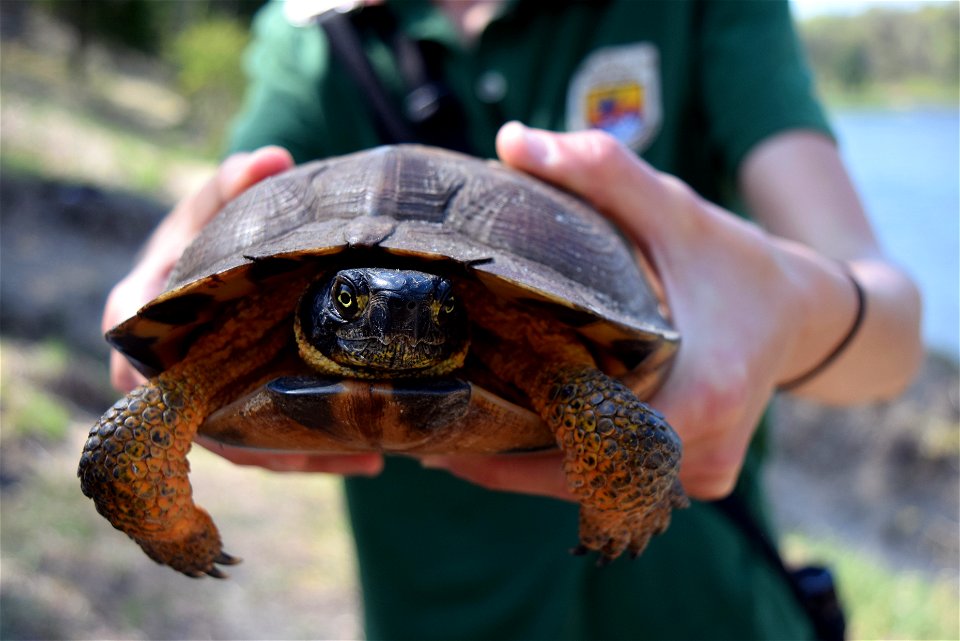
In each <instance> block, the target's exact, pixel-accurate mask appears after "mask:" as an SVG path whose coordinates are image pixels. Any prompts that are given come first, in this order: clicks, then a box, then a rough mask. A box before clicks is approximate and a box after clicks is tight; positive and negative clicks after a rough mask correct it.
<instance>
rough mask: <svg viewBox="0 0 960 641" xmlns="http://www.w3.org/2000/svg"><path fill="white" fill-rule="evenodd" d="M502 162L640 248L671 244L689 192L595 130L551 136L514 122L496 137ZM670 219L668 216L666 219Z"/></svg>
mask: <svg viewBox="0 0 960 641" xmlns="http://www.w3.org/2000/svg"><path fill="white" fill-rule="evenodd" d="M497 154H498V155H499V156H500V158H501V160H502V161H503V162H504V163H505V164H507V165H509V166H511V167H513V168H515V169H519V170H521V171H525V172H527V173H530V174H533V175H534V176H537V177H539V178H541V179H543V180H546V181H547V182H551V183H553V184H555V185H557V186H558V187H561V188H563V189H566V190H567V191H570V192H572V193H574V194H576V195H578V196H580V197H582V198H584V199H585V200H587V201H589V202H590V203H591V204H593V205H594V206H595V207H597V208H598V209H599V210H600V211H601V212H603V213H604V214H605V215H607V216H608V217H609V218H611V219H612V220H613V221H614V222H616V223H617V224H618V225H619V226H620V227H621V229H623V230H624V231H626V232H627V233H629V234H630V235H631V236H632V237H633V238H634V240H635V241H636V242H637V243H638V244H640V245H641V246H644V247H648V246H650V247H651V248H652V249H653V250H654V251H656V248H657V246H658V245H661V244H663V245H666V244H668V243H667V242H666V239H667V238H673V239H675V237H676V236H675V234H676V233H677V232H676V229H674V228H675V227H676V226H678V225H683V224H684V220H685V219H684V212H685V211H686V209H687V207H684V206H681V205H683V204H684V203H688V202H689V200H685V199H689V198H690V196H691V195H692V190H690V188H689V187H687V186H686V185H685V184H684V183H682V182H681V181H680V180H677V179H675V178H673V177H671V176H668V175H666V174H661V173H660V172H658V171H656V170H655V169H654V168H653V167H651V166H650V165H649V164H647V163H646V162H644V161H643V160H641V159H640V158H638V157H637V156H636V155H635V154H634V153H633V152H632V151H630V150H629V149H627V148H626V147H624V146H623V145H622V144H620V143H619V142H618V141H617V140H616V139H615V138H613V137H612V136H610V135H609V134H607V133H605V132H603V131H599V130H589V131H579V132H572V133H555V132H550V131H545V130H542V129H531V128H529V127H525V126H524V125H522V124H520V123H519V122H509V123H507V124H505V125H504V126H503V127H502V128H501V129H500V131H499V133H498V134H497ZM667 214H669V215H667Z"/></svg>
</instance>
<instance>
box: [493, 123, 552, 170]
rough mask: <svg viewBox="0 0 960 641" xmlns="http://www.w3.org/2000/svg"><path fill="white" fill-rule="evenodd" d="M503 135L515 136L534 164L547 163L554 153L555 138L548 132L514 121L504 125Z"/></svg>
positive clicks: (515, 139) (528, 158) (514, 138)
mask: <svg viewBox="0 0 960 641" xmlns="http://www.w3.org/2000/svg"><path fill="white" fill-rule="evenodd" d="M501 135H503V136H505V137H508V138H513V140H514V141H515V142H516V143H518V144H519V145H520V146H522V147H523V150H524V155H526V157H527V160H528V161H529V162H532V163H534V164H538V165H546V164H548V163H549V162H550V158H551V156H552V154H553V140H551V139H550V137H549V135H548V134H547V132H544V131H540V130H537V129H531V128H529V127H527V126H526V125H524V124H522V123H520V122H517V121H513V122H508V123H507V124H505V125H504V126H503V129H502V131H501Z"/></svg>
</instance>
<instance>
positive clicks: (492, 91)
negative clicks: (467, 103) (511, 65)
mask: <svg viewBox="0 0 960 641" xmlns="http://www.w3.org/2000/svg"><path fill="white" fill-rule="evenodd" d="M475 91H476V93H477V98H479V99H480V100H481V101H483V102H486V103H494V102H500V101H501V100H503V97H504V96H506V95H507V79H506V78H505V77H504V75H503V74H502V73H500V72H499V71H496V70H493V69H491V70H489V71H484V72H483V73H482V74H480V77H479V78H477V84H476V87H475Z"/></svg>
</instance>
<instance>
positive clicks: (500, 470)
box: [420, 450, 576, 501]
mask: <svg viewBox="0 0 960 641" xmlns="http://www.w3.org/2000/svg"><path fill="white" fill-rule="evenodd" d="M420 462H421V464H422V465H423V466H424V467H426V468H430V469H443V470H446V471H448V472H450V473H451V474H453V475H454V476H456V477H457V478H461V479H463V480H465V481H470V482H471V483H474V484H476V485H479V486H481V487H485V488H487V489H489V490H500V491H507V492H519V493H521V494H532V495H536V496H549V497H553V498H557V499H563V500H565V501H576V498H575V497H574V496H573V494H572V493H571V492H570V490H569V489H568V488H567V480H566V476H565V475H564V473H563V458H562V454H560V452H558V451H555V450H551V451H548V452H536V453H531V454H491V455H483V454H451V455H444V456H440V455H433V456H424V457H421V458H420Z"/></svg>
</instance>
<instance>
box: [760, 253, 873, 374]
mask: <svg viewBox="0 0 960 641" xmlns="http://www.w3.org/2000/svg"><path fill="white" fill-rule="evenodd" d="M781 249H782V250H783V251H784V252H785V254H786V256H787V260H786V262H787V264H788V265H789V267H788V273H789V274H790V278H789V288H788V295H789V296H791V297H793V299H794V303H795V305H794V306H793V307H792V309H793V314H792V318H791V319H790V323H789V325H790V327H791V329H790V333H791V335H792V340H790V341H788V342H787V345H788V346H789V349H787V350H785V352H784V354H785V356H784V359H783V361H782V365H781V368H780V370H779V375H778V377H777V381H776V382H777V387H778V388H779V389H781V390H784V391H788V390H793V389H799V388H801V387H803V386H805V385H806V384H807V383H810V382H812V381H813V380H815V379H816V378H818V377H819V376H820V375H821V374H823V373H825V372H826V371H827V370H829V369H830V368H831V367H832V365H833V364H835V363H836V362H837V361H839V360H841V359H842V358H843V355H844V353H845V352H846V351H847V350H848V349H849V348H850V346H851V344H852V343H853V342H854V340H855V339H856V336H857V334H858V332H859V329H860V327H861V326H862V323H863V319H864V316H865V314H866V305H867V301H866V291H865V289H864V288H863V287H862V286H861V285H860V284H859V283H858V282H857V281H856V280H855V277H854V275H853V272H852V270H851V269H850V268H849V267H848V266H847V265H846V263H844V262H840V261H834V260H830V259H828V258H825V257H823V256H820V255H818V254H816V253H814V252H813V251H811V250H809V249H807V248H805V247H802V246H799V245H796V244H794V243H788V242H783V243H781Z"/></svg>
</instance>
